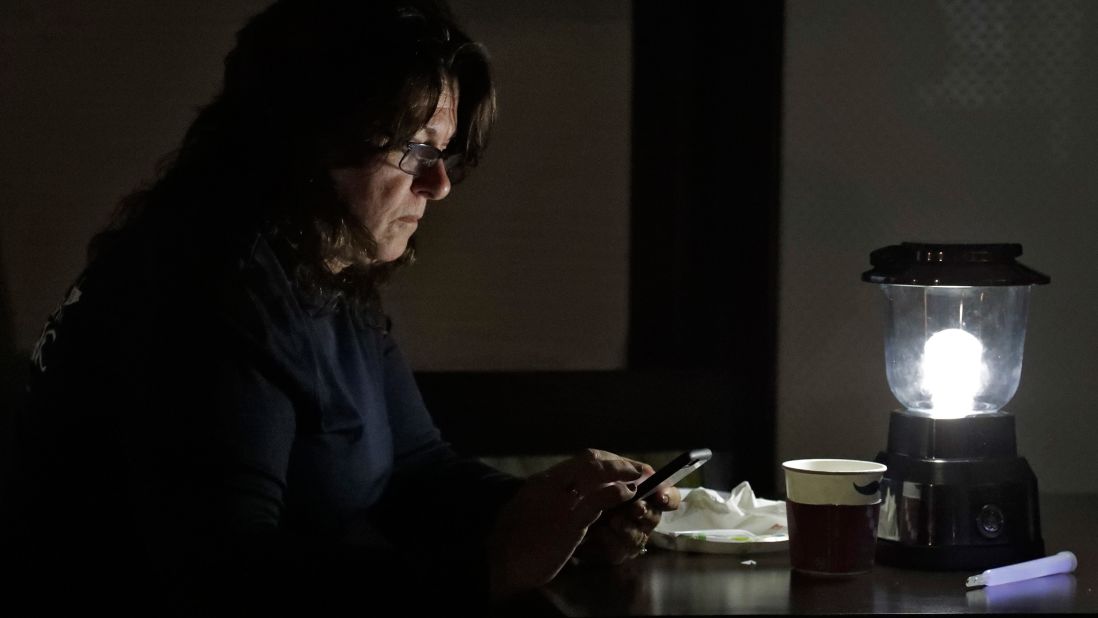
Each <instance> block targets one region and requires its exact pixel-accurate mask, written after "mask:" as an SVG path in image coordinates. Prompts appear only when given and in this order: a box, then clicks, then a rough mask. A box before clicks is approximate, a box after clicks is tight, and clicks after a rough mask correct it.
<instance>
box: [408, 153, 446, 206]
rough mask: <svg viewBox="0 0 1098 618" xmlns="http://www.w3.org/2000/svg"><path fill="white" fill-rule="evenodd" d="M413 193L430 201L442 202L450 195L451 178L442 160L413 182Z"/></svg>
mask: <svg viewBox="0 0 1098 618" xmlns="http://www.w3.org/2000/svg"><path fill="white" fill-rule="evenodd" d="M412 191H415V193H416V194H417V195H422V196H423V197H425V198H427V199H429V200H441V199H443V198H444V197H446V196H447V195H449V194H450V176H449V174H447V173H446V166H445V165H444V164H443V163H442V159H439V160H438V161H437V162H435V165H434V166H433V167H431V168H430V169H428V170H424V171H423V173H421V174H420V175H419V176H416V177H415V179H414V180H412Z"/></svg>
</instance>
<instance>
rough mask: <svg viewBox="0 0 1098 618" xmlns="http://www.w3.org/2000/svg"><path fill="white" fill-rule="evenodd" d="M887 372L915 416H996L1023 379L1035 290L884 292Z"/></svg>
mask: <svg viewBox="0 0 1098 618" xmlns="http://www.w3.org/2000/svg"><path fill="white" fill-rule="evenodd" d="M881 290H882V291H883V292H884V296H885V299H886V301H887V304H888V308H887V318H886V327H885V328H886V333H885V368H886V372H887V375H888V385H889V387H890V388H891V389H892V394H893V395H895V396H896V399H898V400H899V401H900V403H902V404H903V405H904V407H906V408H907V409H908V410H910V411H912V412H917V413H924V414H928V415H931V416H935V417H959V416H968V415H970V414H980V413H986V412H994V411H996V410H998V409H999V408H1002V407H1003V406H1005V405H1006V404H1007V402H1008V401H1010V399H1011V398H1012V397H1013V396H1014V393H1015V392H1016V391H1017V390H1018V382H1019V381H1020V380H1021V376H1022V353H1023V347H1024V344H1025V334H1026V315H1027V313H1028V307H1029V292H1030V286H1028V285H1025V286H974V287H961V286H917V285H887V284H886V285H882V286H881Z"/></svg>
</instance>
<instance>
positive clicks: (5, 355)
mask: <svg viewBox="0 0 1098 618" xmlns="http://www.w3.org/2000/svg"><path fill="white" fill-rule="evenodd" d="M0 249H2V247H0ZM2 256H3V251H0V529H3V528H4V527H6V525H7V517H8V511H7V509H6V508H4V505H5V504H7V500H6V497H7V494H8V491H7V490H8V485H9V482H10V479H11V469H12V463H13V459H12V453H13V452H14V451H15V436H14V429H15V418H16V414H17V413H18V411H19V410H20V409H22V406H23V403H24V398H25V393H26V389H25V384H26V381H25V377H26V372H27V367H28V365H27V355H26V354H25V353H23V352H21V351H19V350H18V349H17V346H16V343H15V319H14V315H12V314H13V310H12V303H11V294H10V292H9V288H8V282H7V277H6V275H5V273H6V272H7V271H5V270H4V263H3V259H2Z"/></svg>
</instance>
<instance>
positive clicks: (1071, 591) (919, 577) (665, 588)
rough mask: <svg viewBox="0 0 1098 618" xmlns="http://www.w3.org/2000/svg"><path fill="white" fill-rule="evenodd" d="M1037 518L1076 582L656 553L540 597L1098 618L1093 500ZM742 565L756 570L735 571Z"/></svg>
mask: <svg viewBox="0 0 1098 618" xmlns="http://www.w3.org/2000/svg"><path fill="white" fill-rule="evenodd" d="M1041 520H1042V532H1043V535H1044V538H1045V547H1046V550H1047V552H1048V553H1049V554H1054V553H1056V552H1058V551H1062V550H1070V551H1072V552H1074V553H1075V555H1076V556H1077V557H1078V559H1079V567H1078V569H1076V572H1075V573H1074V574H1071V575H1054V576H1049V577H1044V578H1040V579H1034V580H1029V581H1025V582H1017V583H1014V584H1007V585H1004V586H997V587H991V588H983V589H976V590H972V591H967V592H966V589H965V586H964V583H965V579H966V578H967V577H968V576H969V575H972V574H974V573H973V572H971V571H951V572H950V571H945V572H943V571H936V572H935V571H916V570H908V569H899V568H892V567H886V566H880V565H878V566H876V567H875V568H874V569H873V571H872V572H871V573H868V574H866V575H859V576H854V577H850V578H843V579H834V580H828V579H818V578H812V577H805V576H802V575H800V574H799V573H793V572H792V571H790V569H789V555H788V553H787V552H778V553H771V554H758V555H753V556H732V555H713V554H688V553H680V552H670V551H662V550H658V549H652V550H650V551H649V552H648V554H647V555H645V556H642V557H640V558H638V559H636V560H633V561H631V562H630V563H628V564H626V565H623V566H621V567H616V568H611V567H594V566H583V565H576V566H569V567H567V568H566V569H565V570H564V571H563V572H562V573H561V574H560V575H559V576H558V577H557V579H556V580H554V581H553V583H551V584H550V585H549V586H547V587H546V588H544V589H543V591H542V592H543V594H544V597H545V598H546V599H547V600H548V601H549V602H550V603H551V604H552V605H553V606H554V607H555V608H556V609H557V610H559V611H560V612H561V613H562V614H563V615H565V616H607V615H609V616H622V615H638V616H647V615H685V614H705V615H713V614H882V613H1014V612H1025V613H1090V614H1095V613H1098V530H1096V528H1098V496H1096V495H1044V496H1042V497H1041ZM747 559H751V560H755V561H756V562H757V564H756V565H754V566H749V565H744V564H741V562H742V561H743V560H747Z"/></svg>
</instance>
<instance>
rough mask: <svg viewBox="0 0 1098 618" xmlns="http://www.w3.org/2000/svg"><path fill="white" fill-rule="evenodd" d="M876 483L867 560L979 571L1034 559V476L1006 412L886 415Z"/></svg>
mask: <svg viewBox="0 0 1098 618" xmlns="http://www.w3.org/2000/svg"><path fill="white" fill-rule="evenodd" d="M877 461H878V462H880V463H883V464H885V465H886V466H888V471H887V472H885V475H884V479H882V481H881V499H882V502H881V514H880V520H879V522H880V523H879V525H878V541H877V560H878V562H880V563H881V564H890V565H895V566H903V567H913V568H922V569H934V570H952V569H956V570H984V569H988V568H993V567H998V566H1003V565H1005V564H1011V563H1014V562H1021V561H1024V560H1030V559H1032V558H1039V557H1042V556H1044V541H1043V539H1042V538H1041V523H1040V512H1039V507H1038V499H1037V477H1036V476H1035V475H1034V474H1033V470H1032V469H1031V468H1030V467H1029V463H1028V462H1026V460H1025V458H1023V457H1019V456H1018V454H1017V450H1016V443H1015V436H1014V416H1013V415H1012V414H1008V413H1006V412H994V413H988V414H980V415H975V416H969V417H965V418H955V419H935V418H931V417H927V416H921V415H917V414H912V413H909V412H903V411H894V412H893V413H892V416H891V418H890V422H889V430H888V450H886V451H884V452H882V453H880V454H879V455H878V456H877Z"/></svg>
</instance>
